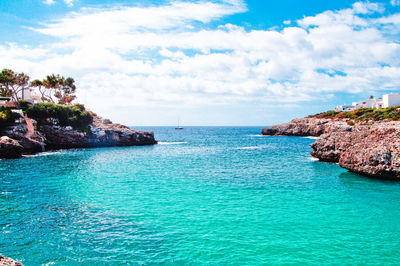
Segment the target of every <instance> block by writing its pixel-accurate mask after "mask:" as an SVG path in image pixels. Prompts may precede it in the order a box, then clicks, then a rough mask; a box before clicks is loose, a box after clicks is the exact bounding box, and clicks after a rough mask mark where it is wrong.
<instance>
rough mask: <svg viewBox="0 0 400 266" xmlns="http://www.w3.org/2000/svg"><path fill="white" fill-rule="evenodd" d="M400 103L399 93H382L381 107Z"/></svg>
mask: <svg viewBox="0 0 400 266" xmlns="http://www.w3.org/2000/svg"><path fill="white" fill-rule="evenodd" d="M397 105H400V93H397V94H393V93H391V94H385V95H383V108H387V107H392V106H397Z"/></svg>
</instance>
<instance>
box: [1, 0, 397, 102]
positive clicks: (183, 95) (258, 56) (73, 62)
mask: <svg viewBox="0 0 400 266" xmlns="http://www.w3.org/2000/svg"><path fill="white" fill-rule="evenodd" d="M245 10H246V6H245V4H244V3H243V2H242V1H239V0H230V1H219V2H204V1H202V2H192V3H189V2H172V3H171V4H169V5H165V6H150V7H119V8H113V9H84V10H82V11H80V12H75V13H71V14H69V15H68V16H66V17H64V18H61V19H59V20H57V21H54V22H51V23H47V24H46V25H44V26H43V27H42V28H38V29H34V30H35V31H37V32H40V33H41V34H45V35H48V36H52V37H55V38H56V39H57V41H56V42H53V43H51V44H46V45H42V46H41V47H39V48H30V47H26V46H17V45H15V44H13V45H3V46H0V57H1V58H2V65H1V66H3V64H4V66H7V67H11V68H14V69H16V70H18V71H25V72H29V73H33V75H36V77H40V76H43V75H45V74H48V72H56V73H62V74H64V75H71V76H73V77H74V78H75V79H76V80H77V83H78V85H79V88H80V90H79V99H80V101H82V102H84V103H86V104H88V105H89V106H91V107H93V109H101V108H109V109H112V107H116V106H123V107H134V106H136V107H137V106H174V105H177V104H179V106H195V105H204V104H234V103H237V102H249V103H252V102H257V103H261V104H276V103H294V102H298V101H310V100H313V99H319V98H324V97H328V96H329V95H332V93H336V92H350V93H354V92H362V91H365V92H367V91H374V90H379V89H394V88H398V87H400V75H399V74H400V62H399V60H397V59H398V58H399V57H400V45H399V44H398V43H399V42H398V36H397V35H396V36H394V35H393V34H388V32H389V30H387V29H386V28H385V27H388V26H389V25H393V24H394V23H398V21H399V19H398V17H399V14H393V15H391V16H384V15H382V13H381V12H383V8H382V6H380V5H378V4H374V3H370V2H366V3H364V2H357V3H355V4H354V5H353V6H352V8H349V9H344V10H339V11H326V12H323V13H321V14H318V15H316V16H309V17H304V18H303V19H301V20H299V21H297V23H296V22H291V23H290V26H286V27H285V28H283V29H282V30H279V31H277V30H250V31H247V30H245V29H244V28H242V27H240V26H237V25H232V24H226V25H220V26H219V27H217V28H214V29H204V28H203V27H202V25H204V24H207V23H209V22H211V21H216V20H218V19H219V18H221V17H224V16H228V15H232V14H235V13H239V12H244V11H245ZM369 14H373V16H371V17H369V16H368V15H369ZM285 24H286V23H285ZM33 55H34V56H33ZM329 97H330V96H329Z"/></svg>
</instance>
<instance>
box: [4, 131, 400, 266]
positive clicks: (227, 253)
mask: <svg viewBox="0 0 400 266" xmlns="http://www.w3.org/2000/svg"><path fill="white" fill-rule="evenodd" d="M141 129H146V130H149V129H150V130H154V132H155V135H156V139H157V140H159V144H158V145H155V146H147V147H116V148H97V149H80V150H68V151H59V152H49V153H44V154H40V155H38V156H32V157H27V158H23V159H19V160H2V161H0V253H1V254H3V255H5V256H8V257H12V258H13V259H16V260H19V261H21V262H22V263H24V264H25V265H54V264H55V265H77V264H81V265H107V264H111V263H115V264H125V265H126V264H128V265H131V264H132V265H150V264H151V265H153V264H181V265H183V264H185V265H220V264H222V265H226V264H230V265H259V264H274V265H278V264H285V265H287V264H306V265H312V264H313V265H320V264H336V265H341V264H363V265H364V264H367V265H368V264H369V265H377V264H381V265H398V264H400V183H398V182H392V181H381V180H374V179H370V178H366V177H362V176H359V175H356V174H352V173H349V172H347V170H345V169H342V168H340V167H339V166H338V165H336V164H328V163H322V162H318V161H315V160H313V159H312V158H311V157H310V152H311V148H310V147H309V144H311V143H312V142H313V141H314V140H313V139H310V138H301V137H263V136H260V132H261V127H186V128H185V129H184V130H175V129H174V128H167V127H153V128H141Z"/></svg>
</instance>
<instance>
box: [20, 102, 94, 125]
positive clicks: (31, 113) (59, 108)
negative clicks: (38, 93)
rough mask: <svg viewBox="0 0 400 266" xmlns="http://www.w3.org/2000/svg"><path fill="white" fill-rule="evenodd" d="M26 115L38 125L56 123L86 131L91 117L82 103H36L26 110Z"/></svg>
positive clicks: (91, 119)
mask: <svg viewBox="0 0 400 266" xmlns="http://www.w3.org/2000/svg"><path fill="white" fill-rule="evenodd" d="M26 113H27V115H28V117H30V118H33V119H35V120H36V121H37V122H38V125H39V126H42V125H52V124H57V125H58V126H62V127H66V126H71V127H72V128H74V129H76V130H79V131H87V130H88V126H89V125H90V124H91V123H92V121H93V117H92V116H91V115H90V114H89V113H88V112H87V111H86V110H85V107H84V106H83V105H82V104H75V105H61V104H54V103H37V104H35V105H33V106H31V107H29V108H28V109H27V110H26Z"/></svg>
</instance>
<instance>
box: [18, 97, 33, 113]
mask: <svg viewBox="0 0 400 266" xmlns="http://www.w3.org/2000/svg"><path fill="white" fill-rule="evenodd" d="M18 102H19V107H20V108H21V109H22V111H24V112H26V110H27V109H28V108H29V107H31V106H32V104H31V103H30V102H28V101H25V100H19V101H18Z"/></svg>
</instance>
